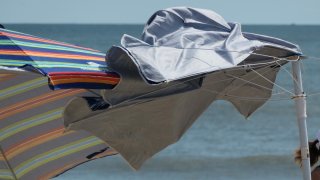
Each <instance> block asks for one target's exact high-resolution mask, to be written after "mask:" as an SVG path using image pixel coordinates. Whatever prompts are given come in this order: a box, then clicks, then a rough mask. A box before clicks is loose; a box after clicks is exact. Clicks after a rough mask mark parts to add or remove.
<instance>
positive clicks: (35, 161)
mask: <svg viewBox="0 0 320 180" xmlns="http://www.w3.org/2000/svg"><path fill="white" fill-rule="evenodd" d="M86 141H88V144H85V145H81V143H86ZM90 141H92V142H90ZM102 143H103V142H102V141H101V140H99V139H97V138H96V137H94V136H89V137H87V138H84V139H80V140H78V141H75V142H72V143H69V144H66V145H64V146H60V147H58V148H55V149H53V150H50V151H47V152H45V153H42V154H39V155H38V156H35V157H33V158H31V159H29V160H27V161H25V162H23V163H21V164H19V165H18V166H17V167H16V168H14V171H15V172H17V177H18V178H21V177H22V176H23V175H25V174H26V173H28V172H30V171H32V170H34V169H36V168H37V167H39V166H42V165H44V164H47V163H49V162H51V161H54V160H57V159H60V158H62V157H65V156H68V155H70V154H74V153H77V152H79V151H82V150H84V149H87V148H90V147H93V146H96V145H99V144H102ZM77 145H80V146H78V147H74V146H77ZM69 148H71V149H69ZM65 149H69V150H67V151H65ZM59 151H62V153H59ZM46 156H51V157H49V158H45V157H46ZM42 158H45V159H44V160H41V159H42Z"/></svg>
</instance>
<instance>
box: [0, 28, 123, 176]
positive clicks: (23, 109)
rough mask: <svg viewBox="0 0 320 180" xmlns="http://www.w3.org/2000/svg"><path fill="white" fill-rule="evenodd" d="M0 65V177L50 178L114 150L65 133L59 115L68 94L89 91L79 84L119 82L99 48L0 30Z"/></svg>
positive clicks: (94, 85)
mask: <svg viewBox="0 0 320 180" xmlns="http://www.w3.org/2000/svg"><path fill="white" fill-rule="evenodd" d="M0 66H1V68H0V150H1V151H0V179H49V178H51V177H54V176H57V175H59V174H61V173H63V172H64V171H66V170H68V169H70V168H73V167H75V166H77V165H79V164H81V163H83V162H86V161H89V160H92V159H95V158H99V157H104V156H109V155H113V154H116V152H115V151H114V150H113V149H111V148H109V146H108V145H107V144H105V142H103V141H102V140H100V139H98V138H97V137H95V136H93V135H92V134H90V133H88V132H84V131H70V132H65V129H64V126H63V120H62V112H63V107H64V106H65V104H66V103H67V102H68V101H69V100H70V99H71V98H72V97H74V96H92V93H90V92H88V91H87V90H84V89H80V88H83V87H86V88H88V87H89V88H97V87H98V88H110V87H113V86H114V84H115V82H117V80H118V77H117V76H116V74H112V73H109V74H108V72H107V71H106V66H105V63H104V55H103V54H102V53H100V52H98V51H95V50H91V49H87V48H83V47H79V46H74V45H71V44H66V43H62V42H57V41H52V40H48V39H43V38H39V37H35V36H31V35H27V34H23V33H19V32H14V31H10V30H6V29H0ZM21 70H23V71H21ZM44 75H45V76H44ZM46 76H47V77H49V85H50V86H48V78H47V77H46ZM92 79H95V81H92ZM102 80H103V81H102ZM71 85H72V87H78V88H76V89H66V88H68V87H70V86H71ZM49 87H51V88H52V89H57V90H55V91H52V90H51V89H50V88H49ZM59 89H60V90H59Z"/></svg>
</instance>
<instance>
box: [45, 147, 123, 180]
mask: <svg viewBox="0 0 320 180" xmlns="http://www.w3.org/2000/svg"><path fill="white" fill-rule="evenodd" d="M115 154H118V153H117V152H116V151H114V150H113V149H110V150H109V149H108V150H107V151H105V152H103V153H101V154H99V155H97V156H95V157H94V158H92V159H85V160H80V161H76V162H73V163H70V164H68V165H65V166H62V167H60V168H58V169H56V170H53V171H50V172H49V173H47V174H45V175H43V176H41V177H40V178H39V179H41V180H46V179H50V178H52V177H54V176H56V175H58V174H61V173H63V172H65V171H66V170H69V169H72V168H74V167H76V166H77V165H79V164H81V163H84V162H87V161H90V160H93V159H97V158H101V157H105V156H112V155H115Z"/></svg>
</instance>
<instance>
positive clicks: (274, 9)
mask: <svg viewBox="0 0 320 180" xmlns="http://www.w3.org/2000/svg"><path fill="white" fill-rule="evenodd" d="M0 4H1V10H0V23H4V24H6V23H93V24H97V23H98V24H101V23H112V24H128V23H129V24H135V23H139V24H142V23H144V22H145V21H146V20H147V19H148V17H149V16H150V15H152V13H153V12H155V11H156V10H159V9H164V8H167V7H172V6H191V7H198V8H206V9H211V10H214V11H216V12H217V13H219V14H220V15H222V16H223V17H224V18H225V19H226V20H227V21H233V22H240V23H243V24H292V23H295V24H320V0H263V1H261V0H260V1H259V0H233V1H232V0H219V1H218V0H193V1H190V0H158V1H155V0H135V1H132V0H131V1H130V0H128V1H124V0H113V1H111V0H20V1H19V0H1V2H0Z"/></svg>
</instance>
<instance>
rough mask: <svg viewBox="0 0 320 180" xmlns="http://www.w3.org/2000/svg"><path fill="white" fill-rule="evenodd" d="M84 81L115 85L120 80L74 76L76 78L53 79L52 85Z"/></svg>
mask: <svg viewBox="0 0 320 180" xmlns="http://www.w3.org/2000/svg"><path fill="white" fill-rule="evenodd" d="M83 82H92V83H102V84H110V85H115V84H118V81H114V80H107V79H106V80H104V79H102V80H98V79H89V78H85V79H84V78H74V79H59V80H51V84H52V85H57V84H65V83H83Z"/></svg>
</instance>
